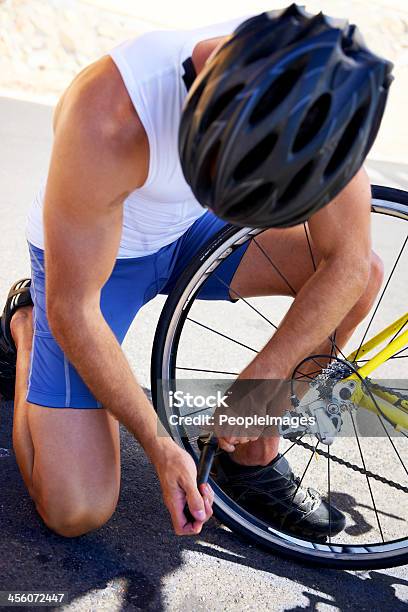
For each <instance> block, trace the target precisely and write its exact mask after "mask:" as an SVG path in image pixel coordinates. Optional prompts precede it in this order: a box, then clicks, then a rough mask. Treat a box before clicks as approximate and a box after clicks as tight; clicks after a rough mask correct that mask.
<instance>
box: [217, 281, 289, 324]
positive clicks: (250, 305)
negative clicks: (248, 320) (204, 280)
mask: <svg viewBox="0 0 408 612" xmlns="http://www.w3.org/2000/svg"><path fill="white" fill-rule="evenodd" d="M213 274H214V276H215V278H216V279H217V280H219V281H220V283H221V284H222V285H224V287H227V289H229V291H232V293H234V294H235V295H236V296H237V298H239V299H240V300H242V301H243V302H244V304H246V305H247V306H249V307H250V308H252V310H254V311H255V312H256V313H257V314H259V316H260V317H262V319H264V320H265V321H266V322H267V323H269V325H271V326H272V327H274V328H275V329H278V326H277V325H275V324H274V323H272V321H270V320H269V319H268V317H265V315H264V314H262V312H260V311H259V310H258V309H257V308H255V306H253V305H252V304H250V303H249V302H248V300H246V299H245V298H244V297H243V296H242V295H240V294H239V293H238V291H236V290H235V289H232V287H230V286H229V285H228V284H227V283H226V282H225V281H224V280H223V279H222V278H220V277H219V276H218V274H217V273H216V272H213Z"/></svg>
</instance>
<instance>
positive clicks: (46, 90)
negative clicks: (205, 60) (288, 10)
mask: <svg viewBox="0 0 408 612" xmlns="http://www.w3.org/2000/svg"><path fill="white" fill-rule="evenodd" d="M299 3H300V2H299ZM287 4H289V1H288V2H285V0H280V1H276V0H269V1H262V0H234V2H219V0H205V1H204V2H192V1H191V0H189V1H187V0H172V2H168V1H167V0H150V1H149V2H137V1H136V0H0V95H6V96H10V97H19V98H23V99H38V100H42V101H46V102H49V103H51V104H53V103H55V101H56V100H57V99H58V96H59V95H60V94H61V92H62V91H63V90H64V89H65V87H66V86H67V85H68V84H69V82H70V81H71V79H72V78H73V77H74V76H75V74H76V73H77V72H78V71H79V70H81V68H83V67H84V66H86V65H87V64H89V63H90V62H92V61H94V60H95V59H97V58H99V57H100V56H101V55H103V54H104V53H105V52H106V51H107V50H109V49H110V48H111V47H113V46H114V45H115V44H117V43H119V42H121V41H123V40H125V39H126V38H129V37H134V36H137V35H138V34H141V33H142V32H145V31H148V30H152V29H162V28H172V29H179V28H181V29H182V28H194V27H195V26H200V25H205V24H209V23H211V22H212V23H216V22H221V21H223V20H227V19H229V18H231V17H235V16H239V15H243V16H245V15H249V14H254V13H257V12H261V11H262V10H269V9H273V8H282V7H284V6H286V5H287ZM306 8H307V9H309V10H310V11H315V12H317V11H319V10H321V9H323V10H324V12H325V13H327V14H329V15H333V16H338V17H347V18H348V19H349V20H350V21H352V22H354V23H357V24H358V26H359V27H360V28H361V30H362V31H363V33H364V35H365V37H366V40H367V42H368V44H369V45H370V46H371V48H372V49H373V50H374V51H376V52H377V53H379V54H381V55H384V56H385V57H386V58H388V59H390V60H392V61H393V62H394V63H395V77H396V80H395V83H394V84H393V86H392V88H391V95H390V101H389V105H388V109H387V112H386V116H385V120H384V123H383V126H382V129H381V133H380V135H379V138H378V140H377V142H376V144H375V147H374V149H373V150H372V152H371V157H372V158H374V159H386V160H390V161H391V160H395V161H404V159H406V155H405V147H406V143H407V141H408V127H407V123H408V121H407V120H406V119H405V113H406V109H407V107H408V1H407V0H353V2H351V1H350V0H348V1H347V2H344V1H340V0H324V1H323V0H320V1H315V0H312V1H311V2H307V3H306Z"/></svg>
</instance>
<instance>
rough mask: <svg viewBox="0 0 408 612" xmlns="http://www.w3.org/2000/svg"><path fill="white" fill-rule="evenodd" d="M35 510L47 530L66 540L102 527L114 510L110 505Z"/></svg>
mask: <svg viewBox="0 0 408 612" xmlns="http://www.w3.org/2000/svg"><path fill="white" fill-rule="evenodd" d="M37 509H38V511H39V513H40V515H41V518H42V519H43V521H44V523H45V524H46V525H47V527H48V528H49V529H51V530H52V531H54V532H55V533H57V534H58V535H61V536H64V537H66V538H75V537H78V536H81V535H84V534H85V533H89V532H90V531H95V530H96V529H99V528H100V527H102V526H103V525H104V524H105V523H106V522H107V521H108V520H109V519H110V518H111V516H112V514H113V513H114V511H115V509H116V500H115V501H112V502H111V503H109V502H108V503H106V502H105V503H99V504H96V503H92V504H91V503H90V504H78V505H75V506H70V507H65V508H64V507H63V506H61V505H59V506H54V507H52V506H50V507H47V508H46V509H42V508H39V507H38V506H37Z"/></svg>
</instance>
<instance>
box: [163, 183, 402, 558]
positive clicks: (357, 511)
mask: <svg viewBox="0 0 408 612" xmlns="http://www.w3.org/2000/svg"><path fill="white" fill-rule="evenodd" d="M372 215H373V235H374V237H373V245H374V249H375V250H376V251H377V252H378V254H379V255H380V256H381V257H382V258H383V259H384V257H385V267H386V274H385V281H384V284H383V287H384V288H383V289H382V291H381V292H380V294H379V297H378V298H377V302H376V304H375V306H374V308H373V309H372V311H371V313H370V314H369V315H368V317H366V319H365V320H364V321H363V323H362V324H360V325H359V326H358V328H357V329H356V331H355V333H354V334H353V338H352V340H351V341H350V342H351V344H350V346H352V347H353V348H355V347H356V346H359V344H360V343H361V341H362V339H363V338H366V337H367V338H368V337H369V336H368V335H367V334H371V333H373V334H374V333H375V332H376V329H377V328H378V329H382V327H384V326H385V325H386V324H387V323H390V322H391V321H392V320H394V319H396V318H397V317H398V316H401V314H402V313H403V312H405V310H401V309H403V308H404V307H405V309H406V304H404V300H403V298H404V292H405V298H406V286H407V280H408V276H407V269H408V267H407V263H408V262H407V258H408V254H407V251H408V247H407V242H408V233H407V229H408V226H407V225H406V223H405V222H406V221H407V220H408V193H406V192H404V191H401V190H396V189H392V188H387V187H378V186H373V188H372ZM262 231H263V230H259V229H257V230H251V229H248V228H236V227H232V226H228V227H226V228H224V229H223V230H221V231H220V232H219V233H218V234H217V235H216V236H215V237H214V239H213V240H212V241H211V242H210V243H209V244H208V245H207V246H206V247H205V248H203V249H202V250H201V252H200V253H199V254H198V255H197V256H196V258H195V259H194V260H193V261H192V262H191V263H190V264H189V265H188V267H187V268H186V270H185V271H184V273H183V274H182V275H181V276H180V279H179V281H178V284H177V286H176V287H175V288H174V290H173V291H172V293H171V294H170V295H169V297H168V299H167V301H166V303H165V306H164V308H163V311H162V313H161V316H160V319H159V323H158V326H157V330H156V335H155V339H154V344H153V351H152V362H151V386H152V396H153V403H154V405H155V408H156V410H158V411H159V413H160V415H161V418H162V419H164V421H165V423H164V424H165V426H166V428H167V429H168V431H169V432H170V434H171V435H172V437H173V438H174V439H175V440H176V442H177V443H178V444H180V445H181V446H182V447H184V448H185V449H186V450H187V451H188V452H189V453H190V454H191V455H192V456H193V457H194V458H195V459H197V453H198V451H197V444H196V438H191V437H189V435H188V432H186V429H185V428H184V427H183V426H180V425H177V424H172V422H171V419H170V417H171V416H172V414H175V413H177V409H175V408H174V407H173V408H172V407H169V402H168V397H169V394H170V393H171V392H173V393H174V392H175V391H177V389H178V385H179V381H180V380H182V379H183V378H185V377H186V373H187V375H188V376H189V377H190V376H193V377H194V376H198V377H200V378H201V377H207V378H208V379H211V380H212V379H217V377H218V378H220V377H222V378H230V379H231V381H232V380H233V379H234V378H235V377H236V376H237V374H238V373H239V372H240V371H241V370H242V369H243V367H244V366H245V365H246V363H248V362H249V361H250V360H251V359H252V358H253V355H254V352H257V351H258V350H260V349H261V348H262V346H264V344H265V343H266V341H267V340H268V339H269V338H270V336H271V327H270V325H269V323H270V318H271V317H272V316H276V317H277V318H276V320H275V319H274V321H273V326H277V325H278V324H279V321H280V320H281V319H282V317H283V316H284V314H285V312H286V311H287V308H288V307H289V305H290V303H289V301H290V299H289V298H279V297H278V298H277V297H270V298H251V299H245V300H239V301H238V302H237V303H236V304H230V303H220V302H203V301H202V300H200V299H199V293H200V289H201V288H202V286H203V283H205V281H206V280H207V279H208V278H209V277H210V276H211V275H214V274H216V270H217V267H218V266H219V265H220V263H221V262H222V261H223V260H224V259H225V258H226V257H228V256H230V255H231V253H232V252H233V251H234V250H235V249H237V248H238V247H239V246H240V245H241V244H243V243H244V242H245V241H247V240H256V236H257V235H258V234H260V233H261V232H262ZM306 235H307V233H306V234H305V240H306ZM271 263H272V262H271ZM351 265H352V256H351ZM222 309H225V310H224V311H223V310H222ZM246 310H248V312H249V313H250V315H251V317H253V323H248V319H246V324H245V326H242V327H240V326H239V317H240V316H245V317H248V314H247V313H246V312H245V311H246ZM265 312H267V313H268V315H267V316H265V314H264V313H265ZM243 313H245V315H244V314H243ZM401 331H402V328H401V330H399V332H401ZM246 332H248V335H249V340H248V339H247V338H246V339H245V338H244V333H246ZM200 334H201V335H200ZM203 334H205V336H204V335H203ZM203 347H204V350H203ZM229 347H231V348H229ZM346 354H347V353H346ZM407 359H408V350H407V349H404V350H403V351H400V352H399V354H398V355H393V356H392V358H391V359H389V360H388V361H387V362H386V363H385V364H384V368H385V369H384V374H382V375H383V376H384V377H386V378H387V379H391V378H392V379H393V380H397V379H402V378H403V372H404V371H406V364H407ZM223 360H224V362H223ZM362 361H364V360H363V359H361V360H360V359H357V364H358V365H359V364H360V363H361V362H362ZM223 363H224V365H223ZM404 368H405V370H404ZM158 383H159V384H158ZM394 384H395V383H394ZM394 388H396V389H397V390H396V392H398V393H403V392H404V391H402V390H400V389H399V388H398V387H394ZM406 395H408V390H407V391H406ZM374 416H375V418H377V419H378V420H379V425H381V427H382V428H383V429H384V428H385V429H386V430H387V431H386V432H385V433H384V434H383V435H382V437H379V438H375V439H374V442H373V440H372V439H371V438H367V439H364V440H361V439H359V435H358V433H357V432H356V431H355V432H354V434H355V435H354V437H350V438H342V439H341V440H340V441H339V442H338V441H337V439H336V440H335V442H334V443H333V446H332V447H330V448H328V449H327V450H322V446H321V445H320V448H319V449H317V446H318V444H316V440H312V439H310V443H305V442H304V440H303V445H302V444H297V443H296V442H295V443H292V442H291V443H290V442H289V441H282V448H281V452H284V453H287V457H288V459H290V462H291V464H292V466H294V467H296V468H297V470H300V471H302V470H303V475H302V480H304V482H305V483H307V482H308V480H310V481H311V483H312V484H313V485H314V486H315V485H316V484H317V485H318V486H316V488H319V490H320V492H321V493H322V494H323V496H326V498H328V499H329V501H330V500H331V501H335V502H336V506H337V507H339V508H340V509H341V510H343V511H344V512H345V513H346V514H347V518H348V521H347V525H346V529H345V531H344V532H342V533H341V534H339V535H338V536H336V537H335V538H334V539H330V540H329V542H321V541H319V542H317V541H311V540H307V539H302V538H301V537H299V536H297V535H294V534H293V533H291V532H290V531H288V530H285V529H283V528H282V529H280V528H277V527H271V526H270V525H268V524H267V523H265V522H264V521H263V520H261V519H259V518H257V517H256V516H254V515H252V514H250V513H249V512H247V511H246V510H245V509H244V508H242V507H241V506H240V505H239V504H238V503H236V502H235V501H233V500H232V499H231V498H230V497H229V496H228V495H227V494H226V493H225V492H224V491H223V490H222V488H220V486H218V485H217V482H216V481H215V480H214V479H211V480H210V482H211V486H212V487H213V489H214V492H215V502H214V513H215V515H216V517H217V518H218V519H219V520H220V521H221V522H222V523H223V524H224V525H226V526H227V527H229V528H230V529H231V530H232V531H235V532H238V533H240V534H241V535H243V536H245V537H246V538H247V539H249V540H250V541H252V542H254V543H256V544H258V545H260V546H262V547H263V548H266V549H268V550H269V551H273V552H276V553H279V554H282V555H284V556H287V557H290V558H291V559H294V560H297V561H300V562H307V563H308V564H314V565H324V566H325V567H331V568H339V569H340V568H341V569H368V568H380V567H391V566H396V565H401V564H403V563H406V562H407V561H408V504H407V503H406V502H407V497H406V495H407V493H408V486H407V485H408V471H407V468H406V460H405V457H406V453H407V445H406V442H407V437H406V436H404V435H403V434H400V435H398V436H396V437H394V436H393V435H391V434H390V432H389V427H388V424H387V423H385V425H384V422H383V421H382V417H381V416H378V415H374ZM385 429H384V431H385ZM336 453H337V455H338V456H337V455H336ZM404 454H405V455H404ZM313 455H314V456H316V455H317V456H318V457H321V456H323V459H322V460H321V461H313V463H312V462H311V458H312V456H313ZM336 459H337V460H336ZM305 464H306V465H307V467H306V468H305V467H304V466H305ZM308 470H309V471H308ZM354 481H355V483H354Z"/></svg>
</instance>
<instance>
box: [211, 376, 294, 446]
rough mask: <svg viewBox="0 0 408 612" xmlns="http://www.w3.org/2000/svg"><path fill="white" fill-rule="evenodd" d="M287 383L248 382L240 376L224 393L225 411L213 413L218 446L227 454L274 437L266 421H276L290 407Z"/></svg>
mask: <svg viewBox="0 0 408 612" xmlns="http://www.w3.org/2000/svg"><path fill="white" fill-rule="evenodd" d="M289 394H290V386H289V384H288V381H284V380H279V379H277V378H276V379H274V378H272V379H270V380H251V379H246V378H245V377H244V376H243V375H241V376H240V377H238V379H237V380H236V381H235V382H234V383H233V384H232V386H231V387H230V389H229V392H228V400H227V402H228V407H227V408H225V407H218V408H217V409H216V410H215V413H214V433H215V435H216V436H217V438H218V445H219V446H220V448H222V449H223V450H225V451H227V452H228V453H231V452H234V450H235V447H236V446H237V445H238V444H247V443H248V442H255V441H256V440H257V439H258V438H259V437H261V436H271V437H274V436H276V428H275V427H271V425H270V422H268V421H267V419H270V420H271V421H272V419H274V418H275V419H276V417H279V416H281V415H282V414H283V412H284V411H285V410H286V409H287V408H288V406H289V405H290V402H289Z"/></svg>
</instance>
